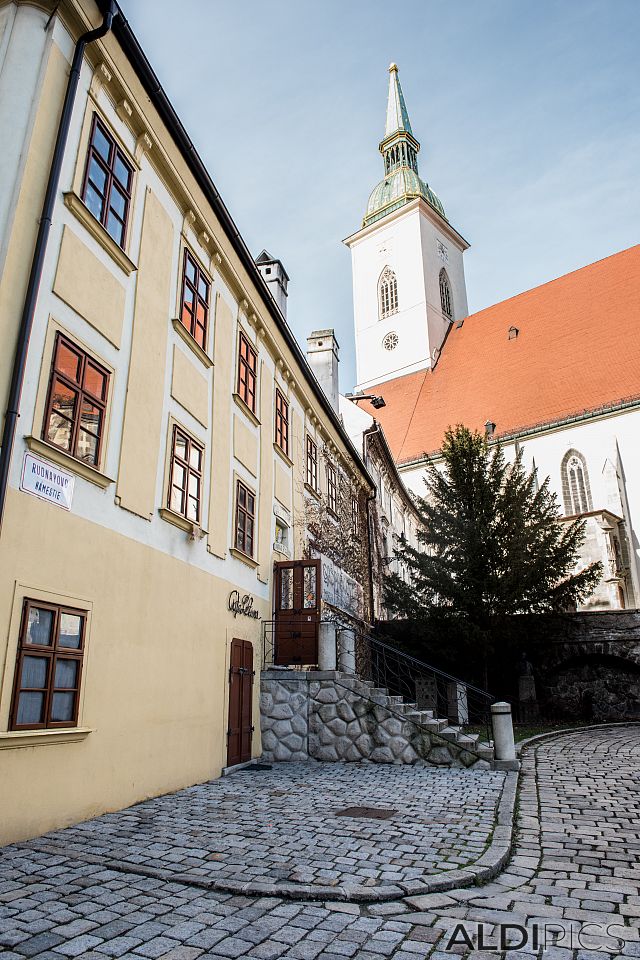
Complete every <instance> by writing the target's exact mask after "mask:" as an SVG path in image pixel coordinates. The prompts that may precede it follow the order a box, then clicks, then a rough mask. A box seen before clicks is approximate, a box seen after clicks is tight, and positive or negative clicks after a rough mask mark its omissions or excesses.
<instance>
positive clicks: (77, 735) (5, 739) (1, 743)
mask: <svg viewBox="0 0 640 960" xmlns="http://www.w3.org/2000/svg"><path fill="white" fill-rule="evenodd" d="M90 733H93V730H92V729H91V728H90V727H67V728H65V729H62V728H56V729H55V730H12V731H11V732H9V733H0V750H16V749H17V748H18V747H44V746H46V745H47V744H50V743H74V742H76V741H78V740H85V739H86V738H87V737H88V736H89V734H90Z"/></svg>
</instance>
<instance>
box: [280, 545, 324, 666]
mask: <svg viewBox="0 0 640 960" xmlns="http://www.w3.org/2000/svg"><path fill="white" fill-rule="evenodd" d="M275 568H276V575H275V591H276V597H275V600H276V602H275V643H274V657H273V659H274V663H276V664H278V665H279V666H289V665H290V664H305V665H308V666H315V665H316V664H317V663H318V630H319V625H320V599H321V585H320V561H319V560H291V561H286V562H283V563H276V565H275Z"/></svg>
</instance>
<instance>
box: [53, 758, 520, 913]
mask: <svg viewBox="0 0 640 960" xmlns="http://www.w3.org/2000/svg"><path fill="white" fill-rule="evenodd" d="M504 779H505V775H504V774H503V773H494V772H491V771H479V772H478V773H473V772H467V771H465V770H450V769H437V768H434V767H412V766H391V765H386V766H385V765H374V764H346V765H345V764H337V763H333V764H331V763H328V764H327V763H324V764H323V763H314V762H310V763H291V764H282V765H278V764H276V765H275V766H274V768H273V769H272V770H271V771H260V772H250V771H247V770H239V771H237V772H236V773H234V774H232V775H231V776H229V777H223V778H221V779H219V780H214V781H212V782H211V783H205V784H201V785H199V786H196V787H192V788H190V789H188V790H182V791H180V792H179V793H175V794H169V795H168V796H165V797H160V798H158V799H154V800H148V801H146V802H145V803H140V804H138V805H137V806H135V807H131V808H129V809H128V810H124V811H122V812H120V813H113V814H109V815H106V816H103V817H99V818H97V819H95V820H89V821H87V822H85V823H81V824H79V825H78V826H75V827H70V828H68V829H66V830H62V831H58V832H57V833H51V834H48V835H47V836H46V837H43V838H42V842H43V843H44V844H46V847H47V848H48V850H49V851H53V852H66V853H69V854H71V853H73V854H75V855H78V854H80V855H82V853H83V852H86V851H87V850H90V851H91V853H92V854H93V855H95V856H101V857H104V858H105V860H109V861H111V862H113V861H116V862H118V864H121V865H122V866H123V868H125V869H126V868H133V869H134V870H135V868H136V867H137V866H138V865H140V864H144V865H145V867H147V868H155V869H157V870H158V871H159V874H158V875H159V876H161V878H162V879H174V878H176V877H178V876H183V875H184V874H185V873H188V874H189V877H190V879H192V880H196V881H200V880H208V881H214V882H215V883H216V884H219V885H221V886H222V887H223V888H224V887H225V886H226V887H229V888H231V892H243V893H244V892H257V893H265V892H266V893H276V892H278V889H277V888H278V887H279V886H283V885H286V886H287V887H289V888H291V887H293V888H296V887H306V888H307V889H309V891H310V892H311V890H313V891H314V893H315V892H317V888H318V887H329V888H331V887H337V886H338V884H340V885H341V887H343V888H344V887H346V888H347V889H349V888H351V889H352V888H353V887H354V886H355V885H361V886H362V887H364V888H370V889H372V890H373V889H376V888H377V889H378V890H379V889H380V888H382V889H384V890H385V891H388V890H391V891H392V892H393V891H395V893H396V894H397V895H399V896H401V895H402V893H403V892H408V890H407V889H401V888H400V887H399V886H397V884H398V883H402V884H403V885H404V886H405V888H406V887H407V885H408V884H409V881H414V880H418V879H420V878H422V877H424V876H425V875H430V874H433V873H439V872H441V871H447V870H454V869H457V868H459V867H461V866H465V865H466V864H468V863H472V862H474V861H475V860H477V859H478V857H479V856H480V855H481V854H482V852H483V851H484V849H485V848H486V846H487V843H488V839H489V836H490V834H491V832H492V830H493V827H494V820H495V812H496V804H497V801H498V799H499V797H500V793H501V790H502V786H503V783H504ZM354 806H355V807H362V806H369V807H374V808H376V809H382V810H388V811H390V812H393V816H392V817H391V818H390V819H388V820H378V819H363V818H361V817H356V818H353V817H343V816H337V814H340V813H341V811H343V810H344V809H345V808H347V807H354ZM414 886H415V887H416V890H417V889H419V884H414ZM409 889H410V886H409ZM296 892H298V891H296ZM303 892H304V891H303ZM414 892H416V891H414Z"/></svg>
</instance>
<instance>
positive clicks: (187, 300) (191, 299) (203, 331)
mask: <svg viewBox="0 0 640 960" xmlns="http://www.w3.org/2000/svg"><path fill="white" fill-rule="evenodd" d="M210 289H211V284H210V283H209V279H208V277H207V276H206V275H205V273H204V271H203V270H201V269H200V266H199V264H198V262H197V260H196V259H195V257H193V256H192V255H191V253H190V252H189V251H188V250H186V249H185V251H184V265H183V271H182V305H181V308H180V320H181V321H182V323H183V325H184V326H185V327H186V328H187V330H188V331H189V333H190V334H191V336H192V337H193V339H194V340H195V341H196V343H197V344H199V346H201V347H202V349H203V350H206V344H207V329H208V326H209V291H210Z"/></svg>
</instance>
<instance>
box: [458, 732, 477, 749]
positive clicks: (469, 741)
mask: <svg viewBox="0 0 640 960" xmlns="http://www.w3.org/2000/svg"><path fill="white" fill-rule="evenodd" d="M479 740H480V737H479V736H478V734H477V733H474V734H468V733H461V734H460V735H459V736H458V741H457V742H458V746H459V747H466V748H467V749H468V750H475V749H476V747H477V746H478V741H479Z"/></svg>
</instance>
